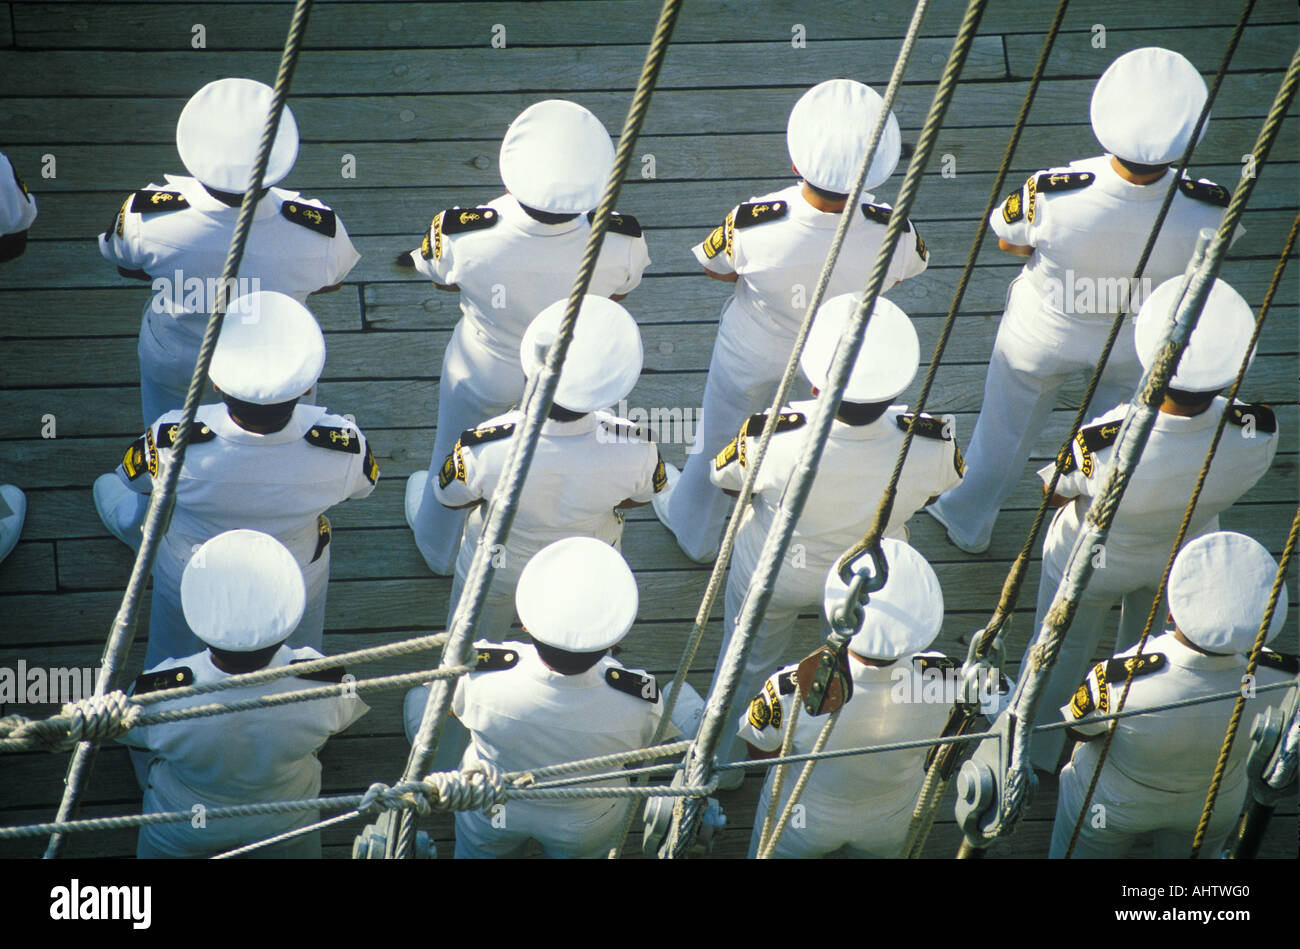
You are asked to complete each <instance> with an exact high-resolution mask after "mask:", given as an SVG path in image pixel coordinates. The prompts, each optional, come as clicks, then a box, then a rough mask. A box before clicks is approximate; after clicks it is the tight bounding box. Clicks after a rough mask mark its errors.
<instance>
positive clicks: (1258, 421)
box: [1228, 402, 1277, 435]
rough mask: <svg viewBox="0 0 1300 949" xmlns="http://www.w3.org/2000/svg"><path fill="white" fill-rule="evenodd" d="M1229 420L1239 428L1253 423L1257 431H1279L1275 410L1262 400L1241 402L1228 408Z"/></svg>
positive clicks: (1270, 433) (1270, 432)
mask: <svg viewBox="0 0 1300 949" xmlns="http://www.w3.org/2000/svg"><path fill="white" fill-rule="evenodd" d="M1228 421H1229V422H1231V423H1232V424H1233V425H1236V426H1238V427H1239V428H1245V427H1246V426H1247V425H1251V424H1253V425H1254V426H1255V430H1256V431H1260V432H1264V433H1266V434H1268V435H1272V434H1273V433H1274V432H1276V431H1277V416H1276V415H1274V414H1273V410H1272V409H1271V408H1269V407H1268V406H1267V405H1264V404H1263V403H1262V402H1257V403H1255V404H1254V405H1251V404H1250V403H1248V402H1239V403H1236V404H1234V405H1233V406H1232V408H1231V409H1229V410H1228Z"/></svg>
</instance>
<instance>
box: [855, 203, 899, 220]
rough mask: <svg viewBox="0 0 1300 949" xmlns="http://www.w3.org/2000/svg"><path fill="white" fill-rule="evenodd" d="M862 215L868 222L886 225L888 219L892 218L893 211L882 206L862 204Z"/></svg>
mask: <svg viewBox="0 0 1300 949" xmlns="http://www.w3.org/2000/svg"><path fill="white" fill-rule="evenodd" d="M862 214H863V216H865V217H866V219H867V220H868V221H871V222H872V223H874V224H880V225H887V224H889V219H890V218H891V217H893V216H894V209H893V208H887V207H885V206H884V205H883V204H869V203H866V202H864V203H863V205H862Z"/></svg>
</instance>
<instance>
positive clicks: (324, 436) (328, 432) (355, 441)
mask: <svg viewBox="0 0 1300 949" xmlns="http://www.w3.org/2000/svg"><path fill="white" fill-rule="evenodd" d="M303 439H304V440H305V441H306V442H307V444H309V445H315V446H316V447H317V448H328V449H330V450H331V451H342V452H347V453H348V454H349V455H359V454H361V433H360V432H358V431H357V430H356V429H355V428H337V427H335V426H333V425H313V426H312V427H311V428H309V429H307V434H305V435H303Z"/></svg>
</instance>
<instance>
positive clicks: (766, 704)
mask: <svg viewBox="0 0 1300 949" xmlns="http://www.w3.org/2000/svg"><path fill="white" fill-rule="evenodd" d="M881 547H882V550H883V551H884V555H885V560H886V562H887V563H888V565H889V579H888V581H887V582H886V583H885V585H884V586H883V587H882V588H881V589H880V590H878V591H877V592H875V593H872V594H871V596H870V598H869V599H868V601H867V604H866V606H865V608H864V610H863V617H862V625H861V626H860V627H859V628H858V631H857V632H856V633H855V634H854V636H853V638H852V639H851V640H850V641H849V656H848V662H849V674H850V676H851V677H852V679H853V696H852V698H850V699H849V701H848V702H846V703H845V704H844V706H843V708H841V709H840V717H839V721H838V722H837V723H836V725H835V730H834V731H833V732H831V737H830V739H829V741H828V742H827V744H826V750H827V751H835V750H838V749H842V748H857V747H861V746H864V745H881V744H887V743H890V742H896V741H913V740H916V739H921V738H937V737H938V736H939V735H940V734H941V733H942V731H943V727H944V723H945V722H946V721H947V719H948V713H949V711H950V710H951V708H952V700H953V697H954V695H953V694H951V693H950V694H941V693H942V692H943V690H940V689H935V688H933V687H932V686H929V685H928V684H927V682H926V680H927V678H934V677H936V676H942V675H945V674H947V675H948V676H949V677H950V678H951V677H952V674H953V673H955V671H956V669H957V667H958V665H959V664H958V663H957V662H955V661H954V660H952V659H949V658H947V657H946V656H944V655H943V654H942V653H938V652H929V651H927V650H929V647H930V644H931V643H933V642H934V640H935V637H937V636H938V635H939V628H940V627H941V626H942V625H943V591H942V590H941V589H940V587H939V578H938V577H936V576H935V574H934V570H933V568H931V566H930V565H929V564H928V563H926V560H925V558H924V557H922V556H921V555H920V554H919V553H917V552H916V551H915V550H914V549H912V548H911V547H909V546H908V545H907V544H905V543H903V542H902V541H900V540H894V539H892V538H885V539H884V540H882V541H881ZM823 581H824V583H825V584H826V589H827V590H828V591H830V590H834V591H836V592H838V593H840V594H842V593H843V591H844V589H845V588H844V584H843V583H842V582H841V581H840V579H839V576H838V575H837V574H835V573H834V572H832V573H831V575H830V576H829V577H827V576H826V575H825V574H823ZM798 668H799V666H798V663H795V664H793V665H789V666H786V667H784V668H782V669H779V670H777V671H776V672H775V673H773V674H772V675H771V677H769V678H768V680H767V681H766V682H765V683H763V686H762V688H761V689H759V690H758V692H757V694H753V693H749V694H752V695H753V699H752V701H751V702H750V703H749V706H748V708H747V710H746V711H745V712H744V713H743V714H742V715H741V716H740V719H739V722H738V733H737V734H738V735H739V737H740V738H741V739H743V740H744V741H745V742H746V743H747V744H748V745H749V746H750V749H751V756H752V757H756V758H771V757H773V756H775V755H776V754H777V752H779V751H780V748H781V742H782V739H783V737H784V734H785V722H786V720H787V718H788V717H789V715H790V713H791V710H792V708H793V706H794V704H795V703H796V702H799V701H801V699H800V695H799V691H798V682H797V677H796V672H797V670H798ZM825 724H826V719H825V717H823V716H812V715H809V714H807V713H806V712H805V711H804V710H802V709H801V710H800V713H799V720H798V721H797V722H796V723H795V727H794V728H795V731H794V746H793V748H792V749H791V753H792V754H806V753H808V752H810V751H812V749H813V745H815V744H816V742H817V736H818V735H819V734H820V733H821V730H822V727H823V726H824V725H825ZM927 751H928V749H926V748H911V749H908V750H904V751H887V752H880V753H877V754H870V755H855V756H851V757H846V758H832V759H828V760H826V761H822V762H819V763H818V765H817V768H816V770H814V771H813V773H812V777H811V779H810V780H809V782H808V785H807V787H806V788H805V789H804V792H803V795H802V796H801V797H800V799H799V802H800V803H801V804H802V805H803V806H804V819H803V820H800V821H798V822H794V821H792V822H791V823H790V824H789V825H788V826H787V827H786V829H785V831H784V832H783V833H782V835H781V839H780V841H779V843H778V844H777V848H776V850H775V851H774V853H773V856H775V857H778V858H790V857H822V856H825V855H826V854H829V853H831V852H833V851H835V850H839V849H840V848H841V847H847V848H848V850H849V853H850V854H851V855H852V856H855V857H898V856H901V851H902V847H903V842H904V839H905V838H906V836H907V828H908V824H909V822H910V819H911V813H912V807H913V805H914V804H915V803H916V796H917V793H918V792H919V791H920V790H921V783H922V781H923V780H924V778H925V760H926V754H927ZM790 767H791V768H794V769H796V770H795V771H794V772H793V773H792V774H790V775H788V776H787V778H786V781H785V784H784V786H783V789H782V797H781V804H780V807H782V808H783V807H784V806H785V802H786V801H787V800H789V797H790V791H791V789H792V788H793V787H794V784H795V779H796V776H797V774H798V769H799V768H801V766H800V765H797V764H796V765H791V766H790ZM775 772H776V769H775V768H773V769H769V771H768V776H767V780H766V783H764V785H763V792H762V794H761V795H760V796H759V799H758V808H757V810H756V811H755V812H754V832H753V835H752V837H751V838H750V842H749V856H750V857H753V856H755V854H756V853H757V850H758V843H759V839H758V838H759V835H760V834H761V832H762V828H763V821H764V818H765V817H766V816H767V812H768V804H769V802H770V801H771V793H772V782H773V780H774V778H773V776H774V775H775ZM777 813H778V814H779V813H780V808H778V810H777Z"/></svg>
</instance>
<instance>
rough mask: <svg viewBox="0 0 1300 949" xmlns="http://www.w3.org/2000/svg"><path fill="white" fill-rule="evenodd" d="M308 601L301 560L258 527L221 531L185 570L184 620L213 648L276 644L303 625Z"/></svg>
mask: <svg viewBox="0 0 1300 949" xmlns="http://www.w3.org/2000/svg"><path fill="white" fill-rule="evenodd" d="M306 605H307V588H306V585H305V584H304V583H303V578H302V569H301V568H300V567H299V566H298V561H297V560H295V559H294V556H293V554H291V553H289V551H288V550H287V549H286V548H285V546H284V545H283V544H281V543H280V542H279V541H278V540H276V539H275V538H274V537H272V536H270V535H269V534H263V533H260V532H258V531H251V530H233V531H226V532H225V533H224V534H218V535H217V536H216V537H213V538H212V539H211V540H209V541H208V542H207V543H205V544H204V545H203V546H201V547H200V548H199V549H198V550H197V551H196V552H195V553H194V556H193V557H191V558H190V561H189V563H188V564H186V566H185V572H184V573H183V574H182V575H181V608H182V610H183V612H184V614H185V622H186V623H188V624H189V627H190V629H192V630H193V631H194V635H195V636H197V637H198V638H199V639H201V640H202V641H203V642H205V643H207V644H208V645H209V646H211V647H213V648H214V649H224V650H226V651H228V652H252V651H254V650H257V649H265V648H266V647H268V646H273V645H275V644H276V643H278V642H281V641H283V640H285V639H287V638H288V637H289V634H290V633H292V632H293V631H294V630H295V629H297V628H298V623H299V621H301V619H302V614H303V611H304V610H305V609H306Z"/></svg>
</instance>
